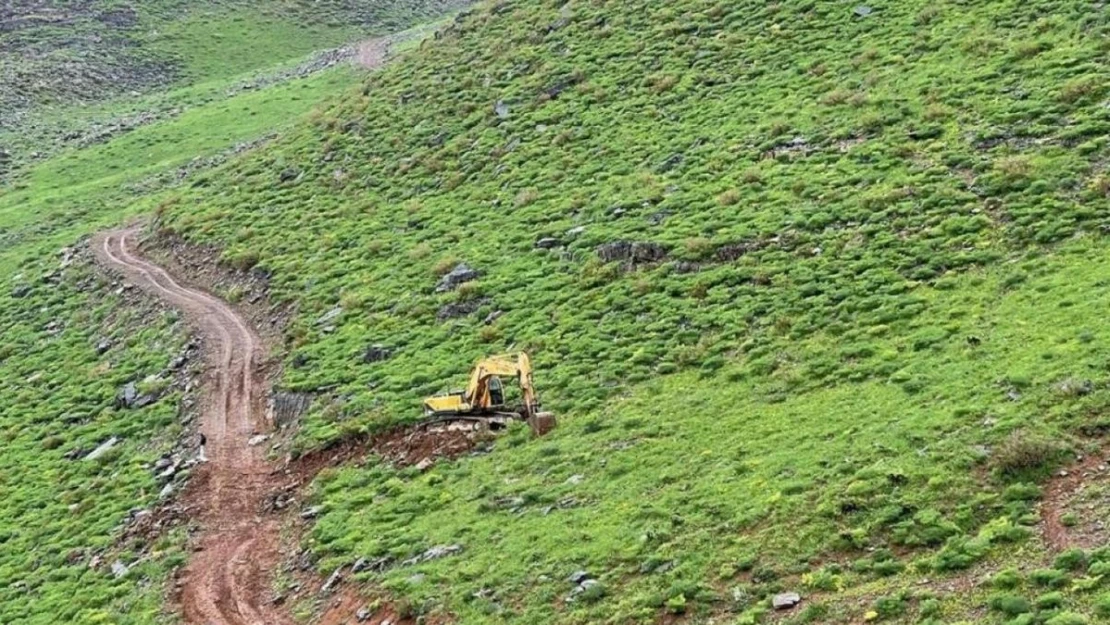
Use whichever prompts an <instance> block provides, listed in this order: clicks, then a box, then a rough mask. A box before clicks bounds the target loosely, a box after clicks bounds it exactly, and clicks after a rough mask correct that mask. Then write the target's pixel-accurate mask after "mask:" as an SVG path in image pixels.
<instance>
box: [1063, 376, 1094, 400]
mask: <svg viewBox="0 0 1110 625" xmlns="http://www.w3.org/2000/svg"><path fill="white" fill-rule="evenodd" d="M1056 390H1057V391H1059V392H1060V393H1061V394H1063V395H1072V396H1076V397H1082V396H1084V395H1090V394H1091V392H1092V391H1094V390H1095V385H1094V383H1093V382H1091V381H1090V380H1082V381H1080V380H1076V379H1073V378H1068V379H1066V380H1064V381H1063V382H1060V383H1059V384H1057V385H1056Z"/></svg>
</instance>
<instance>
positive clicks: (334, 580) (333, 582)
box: [320, 567, 343, 592]
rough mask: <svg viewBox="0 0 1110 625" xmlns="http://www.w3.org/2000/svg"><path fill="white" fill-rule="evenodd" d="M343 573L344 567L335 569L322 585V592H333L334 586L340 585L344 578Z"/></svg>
mask: <svg viewBox="0 0 1110 625" xmlns="http://www.w3.org/2000/svg"><path fill="white" fill-rule="evenodd" d="M342 573H343V567H339V568H338V569H335V572H334V573H332V574H331V576H330V577H328V581H326V582H324V585H323V586H321V587H320V592H331V591H332V589H333V588H335V587H336V586H338V585H339V582H340V581H341V580H342V579H343V575H342Z"/></svg>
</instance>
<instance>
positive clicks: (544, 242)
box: [536, 237, 563, 250]
mask: <svg viewBox="0 0 1110 625" xmlns="http://www.w3.org/2000/svg"><path fill="white" fill-rule="evenodd" d="M562 246H563V242H562V241H560V240H559V239H556V238H555V237H544V238H542V239H540V240H539V241H536V248H537V249H541V250H550V249H554V248H556V247H562Z"/></svg>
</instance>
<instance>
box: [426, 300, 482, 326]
mask: <svg viewBox="0 0 1110 625" xmlns="http://www.w3.org/2000/svg"><path fill="white" fill-rule="evenodd" d="M487 301H488V300H485V299H482V300H468V301H465V302H451V303H450V304H444V306H443V307H442V308H440V309H439V310H438V311H436V321H439V322H441V323H442V322H444V321H447V320H448V319H458V318H459V317H465V316H467V315H471V314H474V313H475V312H477V310H478V309H479V308H481V307H482V306H483V305H484V304H486V302H487Z"/></svg>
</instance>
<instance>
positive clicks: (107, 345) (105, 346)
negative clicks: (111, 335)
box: [96, 339, 112, 356]
mask: <svg viewBox="0 0 1110 625" xmlns="http://www.w3.org/2000/svg"><path fill="white" fill-rule="evenodd" d="M109 349H112V342H111V341H109V340H108V339H101V340H100V341H98V342H97V343H96V355H97V356H103V355H104V354H105V352H107V351H108V350H109Z"/></svg>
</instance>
